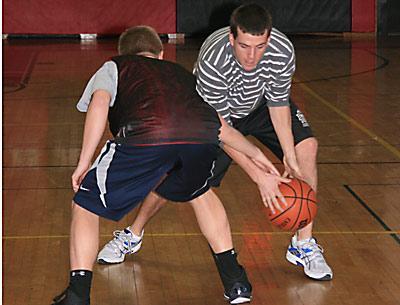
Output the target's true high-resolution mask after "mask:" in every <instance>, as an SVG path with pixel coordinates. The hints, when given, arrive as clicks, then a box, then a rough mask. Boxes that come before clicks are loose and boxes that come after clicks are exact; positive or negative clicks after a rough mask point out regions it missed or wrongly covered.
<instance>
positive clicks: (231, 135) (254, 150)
mask: <svg viewBox="0 0 400 305" xmlns="http://www.w3.org/2000/svg"><path fill="white" fill-rule="evenodd" d="M220 120H221V124H222V126H221V129H220V140H221V141H222V142H223V143H224V144H226V145H229V146H230V147H232V148H233V149H235V150H237V151H238V152H241V153H242V154H244V155H246V156H248V157H249V158H255V157H256V156H257V154H259V153H260V149H259V148H258V147H257V146H255V145H254V144H252V143H251V142H250V141H249V140H247V139H246V138H245V137H244V136H243V135H242V134H241V133H240V132H239V131H237V130H236V129H235V128H233V127H231V126H229V125H228V124H227V123H226V122H225V120H224V119H223V118H222V117H220Z"/></svg>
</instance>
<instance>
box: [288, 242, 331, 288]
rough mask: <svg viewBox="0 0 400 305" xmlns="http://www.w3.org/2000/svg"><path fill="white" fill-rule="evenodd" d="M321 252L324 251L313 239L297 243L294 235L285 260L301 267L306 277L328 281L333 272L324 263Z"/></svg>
mask: <svg viewBox="0 0 400 305" xmlns="http://www.w3.org/2000/svg"><path fill="white" fill-rule="evenodd" d="M323 252H324V250H323V249H322V247H321V246H320V245H318V244H317V241H316V240H315V239H314V238H313V237H312V238H310V239H307V240H301V241H298V240H297V237H296V235H294V236H293V237H292V241H291V244H290V245H289V247H288V250H287V252H286V259H287V260H288V261H289V262H291V263H292V264H294V265H298V266H302V267H303V268H304V273H305V274H306V275H307V276H308V277H310V278H312V279H314V280H320V281H329V280H331V279H332V278H333V272H332V269H331V268H330V267H329V266H328V264H327V263H326V261H325V259H324V256H323V255H322V253H323Z"/></svg>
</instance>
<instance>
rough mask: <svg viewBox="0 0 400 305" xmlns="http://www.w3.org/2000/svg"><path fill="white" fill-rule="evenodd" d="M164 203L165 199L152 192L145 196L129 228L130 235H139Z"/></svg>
mask: <svg viewBox="0 0 400 305" xmlns="http://www.w3.org/2000/svg"><path fill="white" fill-rule="evenodd" d="M166 203H167V200H166V199H164V198H162V197H160V196H158V195H157V194H156V193H154V192H151V193H150V194H149V195H147V197H146V198H145V199H144V200H143V203H142V205H141V206H140V208H139V212H138V214H137V216H136V218H135V220H134V221H133V223H132V224H131V225H130V227H129V228H130V230H131V231H132V233H133V234H135V235H138V236H139V235H141V234H142V231H143V230H144V227H145V225H146V224H147V223H148V222H149V221H150V219H151V218H152V217H153V216H154V215H155V214H157V212H158V211H159V210H160V209H161V208H162V207H163V206H164V205H165V204H166Z"/></svg>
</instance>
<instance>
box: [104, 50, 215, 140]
mask: <svg viewBox="0 0 400 305" xmlns="http://www.w3.org/2000/svg"><path fill="white" fill-rule="evenodd" d="M112 60H113V61H114V62H115V63H116V65H117V67H118V89H117V95H116V99H115V103H114V105H113V107H111V108H110V111H109V116H108V119H109V123H110V129H111V132H112V134H113V135H114V136H116V135H117V133H118V132H119V131H120V129H121V128H122V127H124V126H128V128H127V129H126V130H128V135H127V138H126V140H127V141H126V142H127V143H130V144H166V143H169V144H173V143H217V142H218V134H219V128H220V126H221V125H220V121H219V118H218V115H217V113H216V111H215V110H214V109H213V108H212V107H211V106H210V105H208V104H207V103H205V102H204V101H203V100H202V98H201V97H200V96H199V95H198V94H197V91H196V80H195V77H194V76H193V75H192V74H191V73H190V72H188V71H187V70H185V69H184V68H183V67H181V66H180V65H178V64H175V63H172V62H168V61H164V60H158V59H154V58H148V57H143V56H132V55H124V56H117V57H114V58H112Z"/></svg>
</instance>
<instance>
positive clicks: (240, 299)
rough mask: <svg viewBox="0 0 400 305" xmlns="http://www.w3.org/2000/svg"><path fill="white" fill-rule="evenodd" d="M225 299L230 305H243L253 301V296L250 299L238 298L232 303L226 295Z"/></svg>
mask: <svg viewBox="0 0 400 305" xmlns="http://www.w3.org/2000/svg"><path fill="white" fill-rule="evenodd" d="M224 298H225V300H227V301H228V302H229V303H230V304H243V303H249V302H250V301H251V296H250V297H238V298H236V299H234V300H232V301H229V297H228V296H227V295H226V294H224Z"/></svg>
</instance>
